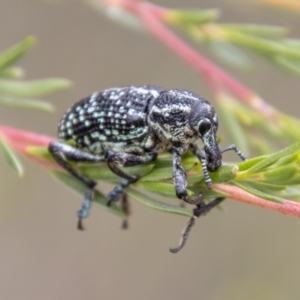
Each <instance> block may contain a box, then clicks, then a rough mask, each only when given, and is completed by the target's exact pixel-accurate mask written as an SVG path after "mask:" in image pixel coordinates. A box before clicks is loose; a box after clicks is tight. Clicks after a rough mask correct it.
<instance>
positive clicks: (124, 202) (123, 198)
mask: <svg viewBox="0 0 300 300" xmlns="http://www.w3.org/2000/svg"><path fill="white" fill-rule="evenodd" d="M121 209H122V210H123V212H124V214H125V219H124V220H123V223H122V228H123V229H127V228H128V220H127V219H128V216H129V215H130V205H129V201H128V196H127V194H126V193H123V194H122V196H121Z"/></svg>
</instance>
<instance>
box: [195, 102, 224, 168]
mask: <svg viewBox="0 0 300 300" xmlns="http://www.w3.org/2000/svg"><path fill="white" fill-rule="evenodd" d="M190 122H191V125H192V127H193V128H194V130H195V132H196V134H197V135H198V137H199V138H200V139H201V140H202V141H203V144H204V151H205V154H206V158H207V169H208V170H209V171H211V172H212V171H216V170H217V169H218V168H219V167H220V166H221V164H222V155H221V152H220V148H219V144H218V140H217V130H218V117H217V114H216V111H215V109H214V107H213V106H212V105H211V104H210V103H209V102H208V101H206V100H204V99H201V98H199V101H198V103H197V104H196V105H195V107H194V108H193V110H192V112H191V115H190Z"/></svg>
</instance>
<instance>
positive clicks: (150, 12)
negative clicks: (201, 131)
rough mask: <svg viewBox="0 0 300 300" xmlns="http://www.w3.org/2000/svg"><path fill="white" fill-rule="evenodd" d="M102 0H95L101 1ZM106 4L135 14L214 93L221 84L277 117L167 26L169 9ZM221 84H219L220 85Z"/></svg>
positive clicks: (128, 2)
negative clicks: (198, 74)
mask: <svg viewBox="0 0 300 300" xmlns="http://www.w3.org/2000/svg"><path fill="white" fill-rule="evenodd" d="M98 1H99V0H92V2H98ZM102 2H104V3H105V4H106V5H108V6H110V7H112V6H117V7H120V8H122V9H124V10H127V11H128V12H130V13H132V14H134V15H135V16H136V17H138V19H139V20H140V21H142V22H143V24H144V25H145V27H146V28H147V29H148V30H149V31H150V32H151V33H152V34H153V35H154V36H155V37H157V38H158V39H159V40H161V41H162V42H163V43H164V44H165V45H167V46H168V47H169V48H170V49H171V50H172V51H173V52H175V53H176V54H177V55H179V56H180V57H181V58H182V59H184V60H185V61H186V62H188V63H189V64H190V65H191V66H192V67H193V68H195V69H196V71H198V72H200V73H202V74H203V76H204V78H205V79H206V81H207V82H208V85H209V87H210V88H211V89H212V92H213V93H217V92H218V91H220V84H222V85H223V86H224V87H225V88H227V89H228V90H230V91H231V92H232V93H233V94H235V95H236V96H237V97H239V98H240V99H241V100H243V101H244V102H245V103H246V104H248V105H249V106H250V107H252V108H253V109H255V110H257V111H259V112H260V113H261V114H263V115H264V116H265V117H267V118H269V119H272V120H276V119H277V111H276V110H275V109H274V108H273V107H272V106H270V105H269V104H268V103H266V102H265V101H263V100H262V99H261V98H260V97H259V96H258V95H257V94H255V93H254V92H253V91H251V90H250V89H248V88H247V87H246V86H244V85H243V84H242V83H240V82H239V81H238V80H236V79H235V78H233V77H231V76H230V75H229V74H227V73H226V72H225V71H223V70H222V69H220V68H219V67H218V66H216V65H215V64H213V63H212V62H211V61H210V60H208V59H207V58H205V57H204V56H202V55H201V54H200V53H199V52H197V51H196V50H194V49H193V48H192V47H190V46H189V45H187V44H186V43H185V42H184V41H183V40H182V39H180V38H179V37H178V36H177V35H176V34H174V33H173V32H172V31H171V30H170V29H168V28H167V27H166V26H165V25H164V24H163V21H164V16H165V13H166V12H168V10H167V9H164V8H161V7H158V6H155V5H153V4H150V3H148V2H146V1H142V0H102ZM217 84H219V87H218V85H217Z"/></svg>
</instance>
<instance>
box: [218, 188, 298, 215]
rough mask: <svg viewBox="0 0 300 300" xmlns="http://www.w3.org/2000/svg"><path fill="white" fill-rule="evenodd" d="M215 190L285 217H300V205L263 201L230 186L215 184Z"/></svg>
mask: <svg viewBox="0 0 300 300" xmlns="http://www.w3.org/2000/svg"><path fill="white" fill-rule="evenodd" d="M214 190H216V191H219V192H222V193H225V194H226V195H227V196H228V197H229V198H232V199H234V200H237V201H240V202H244V203H248V204H252V205H255V206H260V207H263V208H267V209H270V210H274V211H277V212H279V213H282V214H284V215H290V216H294V217H298V218H299V217H300V203H298V202H294V201H291V200H285V201H284V203H283V204H281V203H276V202H272V201H268V200H264V199H261V198H259V197H257V196H254V195H252V194H249V193H248V192H246V191H244V190H242V189H240V188H238V187H236V186H232V185H228V184H214Z"/></svg>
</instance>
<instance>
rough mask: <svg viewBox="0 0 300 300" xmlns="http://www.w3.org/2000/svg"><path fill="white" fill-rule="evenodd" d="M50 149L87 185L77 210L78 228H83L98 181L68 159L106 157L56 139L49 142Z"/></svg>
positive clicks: (68, 169)
mask: <svg viewBox="0 0 300 300" xmlns="http://www.w3.org/2000/svg"><path fill="white" fill-rule="evenodd" d="M48 150H49V152H50V153H51V154H52V156H53V158H54V159H55V160H56V162H57V163H58V164H59V165H60V166H61V167H62V168H64V169H65V170H66V171H68V172H69V173H70V174H72V175H73V176H74V177H75V178H77V179H79V180H80V181H81V182H83V183H84V184H85V185H86V187H87V190H86V192H85V195H84V200H83V202H82V205H81V208H80V209H79V210H78V212H77V214H78V217H79V219H78V225H77V228H78V229H80V230H83V229H84V228H83V226H82V219H84V218H86V217H87V216H88V214H89V209H90V206H91V201H92V198H93V191H94V188H95V186H96V184H97V183H96V182H95V181H94V180H92V179H90V178H88V177H86V176H84V175H82V174H80V173H79V172H78V171H77V170H75V169H74V168H73V167H72V166H71V165H70V164H69V163H68V162H67V161H68V160H69V161H74V162H90V163H97V162H103V161H105V157H104V156H101V155H93V154H90V153H86V152H83V151H80V150H78V149H76V148H74V147H71V146H69V145H66V144H63V143H60V142H56V141H53V142H51V143H50V144H49V146H48Z"/></svg>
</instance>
